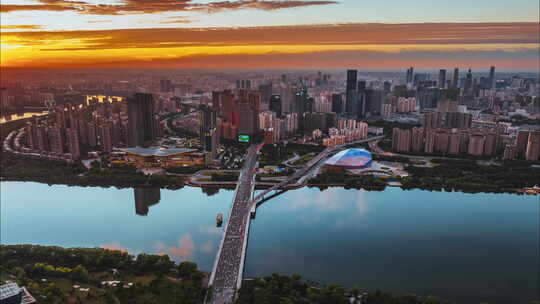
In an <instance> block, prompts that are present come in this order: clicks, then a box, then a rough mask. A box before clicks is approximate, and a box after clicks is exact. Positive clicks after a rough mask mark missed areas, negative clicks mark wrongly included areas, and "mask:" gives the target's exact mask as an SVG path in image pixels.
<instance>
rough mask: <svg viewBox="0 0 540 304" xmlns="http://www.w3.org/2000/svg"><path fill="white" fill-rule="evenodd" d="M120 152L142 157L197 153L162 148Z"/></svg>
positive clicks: (124, 149) (182, 149) (189, 150)
mask: <svg viewBox="0 0 540 304" xmlns="http://www.w3.org/2000/svg"><path fill="white" fill-rule="evenodd" d="M118 150H120V151H123V152H126V153H132V154H137V155H140V156H171V155H175V154H180V153H186V152H194V151H197V150H196V149H188V148H161V147H148V148H143V147H132V148H119V149H118Z"/></svg>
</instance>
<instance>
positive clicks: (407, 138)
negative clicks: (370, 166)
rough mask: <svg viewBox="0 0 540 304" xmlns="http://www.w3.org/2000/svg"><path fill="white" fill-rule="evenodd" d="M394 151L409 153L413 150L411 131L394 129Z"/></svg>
mask: <svg viewBox="0 0 540 304" xmlns="http://www.w3.org/2000/svg"><path fill="white" fill-rule="evenodd" d="M392 149H393V150H394V151H397V152H409V151H410V150H411V130H410V129H399V128H394V129H392Z"/></svg>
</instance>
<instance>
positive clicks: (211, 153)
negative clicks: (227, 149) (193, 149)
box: [199, 105, 219, 159]
mask: <svg viewBox="0 0 540 304" xmlns="http://www.w3.org/2000/svg"><path fill="white" fill-rule="evenodd" d="M199 123H200V131H199V136H200V142H201V147H202V150H203V152H204V153H205V154H207V155H208V158H207V159H214V158H215V157H216V156H217V149H218V147H217V146H218V145H219V139H218V138H219V134H218V132H217V117H216V112H215V111H213V110H212V109H211V108H210V107H208V106H206V105H200V106H199Z"/></svg>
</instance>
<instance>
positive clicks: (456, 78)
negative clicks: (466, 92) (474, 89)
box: [452, 68, 459, 89]
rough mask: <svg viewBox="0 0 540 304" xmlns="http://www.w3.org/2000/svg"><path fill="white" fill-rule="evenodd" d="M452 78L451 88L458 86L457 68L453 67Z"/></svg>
mask: <svg viewBox="0 0 540 304" xmlns="http://www.w3.org/2000/svg"><path fill="white" fill-rule="evenodd" d="M452 76H453V78H452V88H454V89H455V88H457V87H458V83H459V69H458V68H455V69H454V75H452Z"/></svg>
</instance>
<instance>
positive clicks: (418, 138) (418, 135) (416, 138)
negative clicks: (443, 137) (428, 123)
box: [411, 127, 424, 152]
mask: <svg viewBox="0 0 540 304" xmlns="http://www.w3.org/2000/svg"><path fill="white" fill-rule="evenodd" d="M423 149H424V129H423V128H416V127H415V128H413V129H412V140H411V151H413V152H422V150H423Z"/></svg>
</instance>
